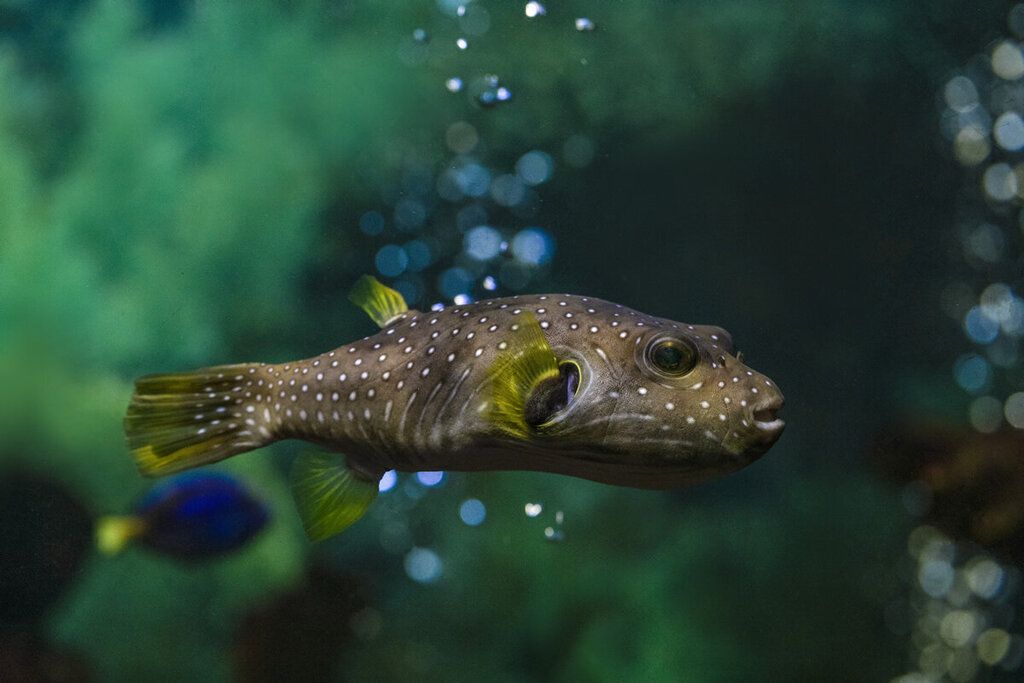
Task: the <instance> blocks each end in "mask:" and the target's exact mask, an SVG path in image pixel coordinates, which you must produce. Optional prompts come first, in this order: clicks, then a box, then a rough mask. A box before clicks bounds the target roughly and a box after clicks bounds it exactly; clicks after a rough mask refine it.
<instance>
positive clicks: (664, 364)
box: [647, 338, 698, 377]
mask: <svg viewBox="0 0 1024 683" xmlns="http://www.w3.org/2000/svg"><path fill="white" fill-rule="evenodd" d="M697 357H698V356H697V348H696V347H695V346H694V345H693V342H691V341H690V340H688V339H674V338H672V339H658V340H656V341H655V342H654V343H653V344H651V345H650V346H649V347H648V348H647V360H648V362H649V363H650V365H651V366H652V367H653V368H654V369H655V370H657V371H658V372H661V373H662V374H665V375H669V376H671V377H680V376H682V375H685V374H686V373H688V372H690V371H691V370H693V368H694V367H696V365H697Z"/></svg>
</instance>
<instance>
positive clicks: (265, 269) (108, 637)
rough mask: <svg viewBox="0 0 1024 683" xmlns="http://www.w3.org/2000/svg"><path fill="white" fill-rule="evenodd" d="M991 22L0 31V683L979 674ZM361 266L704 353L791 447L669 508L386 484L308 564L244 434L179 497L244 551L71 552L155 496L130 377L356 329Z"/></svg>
mask: <svg viewBox="0 0 1024 683" xmlns="http://www.w3.org/2000/svg"><path fill="white" fill-rule="evenodd" d="M240 7H241V6H240ZM1021 38H1024V8H1021V7H1020V6H1017V5H1015V4H1014V3H1012V2H982V3H978V2H966V1H963V0H934V1H931V2H925V3H890V2H881V1H869V0H862V1H859V2H847V1H841V0H817V1H815V2H811V1H803V0H796V1H795V2H791V3H784V4H780V3H773V2H760V1H755V0H728V1H725V2H722V1H720V0H719V1H714V2H712V1H710V0H706V1H705V0H691V1H688V2H676V3H657V4H654V3H651V4H647V3H616V4H610V3H602V2H559V3H555V2H551V3H541V4H540V5H538V4H537V3H524V2H519V3H498V2H493V1H485V0H479V1H477V2H472V3H468V4H466V5H465V6H464V7H463V9H461V10H460V9H459V6H458V3H456V2H449V1H448V0H438V1H437V2H434V1H431V0H425V1H424V2H417V3H401V4H388V5H387V6H378V4H375V3H368V2H345V1H340V0H337V1H334V2H330V1H322V2H317V1H315V0H309V1H306V0H303V1H296V2H277V1H272V0H254V1H253V2H249V3H246V4H245V5H244V9H241V8H238V9H235V8H231V7H229V6H228V5H227V4H223V3H189V2H152V1H151V2H124V3H110V2H94V1H87V0H78V1H74V2H71V1H63V2H54V3H41V2H7V3H0V95H2V96H0V377H2V379H3V387H4V388H3V391H2V392H0V433H2V434H3V435H4V438H3V442H2V445H0V490H2V491H3V492H4V494H3V496H2V498H0V507H2V519H3V522H2V525H0V528H2V529H3V531H4V535H3V541H4V553H3V555H2V556H0V576H2V577H4V580H3V581H2V582H0V617H2V630H0V678H7V677H8V676H10V677H11V678H12V679H15V677H20V678H16V679H17V680H243V681H248V680H282V679H285V678H287V679H290V680H395V681H408V680H444V681H459V680H494V681H527V680H557V681H622V680H643V681H679V680H685V681H752V680H757V681H824V680H843V681H847V680H849V681H891V680H898V681H900V682H901V683H917V682H918V681H921V682H924V681H957V682H966V681H1012V680H1019V678H1020V677H1021V676H1022V675H1024V674H1022V673H1021V671H1022V668H1021V667H1022V662H1024V639H1022V635H1024V631H1021V627H1020V620H1019V607H1020V602H1021V591H1022V588H1021V586H1020V582H1021V574H1020V570H1019V566H1020V563H1021V562H1022V560H1024V558H1022V554H1021V552H1020V547H1021V544H1020V542H1021V541H1022V540H1024V538H1022V536H1024V502H1022V501H1024V460H1022V458H1024V432H1022V431H1021V430H1022V429H1024V393H1021V392H1022V391H1024V370H1022V368H1024V363H1022V362H1021V360H1020V348H1019V346H1020V344H1019V342H1020V339H1021V337H1022V336H1024V302H1022V300H1021V298H1020V297H1021V288H1022V286H1024V277H1022V276H1024V270H1022V268H1024V261H1022V254H1024V250H1022V243H1021V241H1022V233H1021V228H1020V226H1021V221H1020V220H1019V216H1018V214H1019V212H1020V205H1021V203H1022V201H1024V200H1022V199H1021V198H1022V197H1024V171H1022V168H1024V167H1020V166H1018V164H1020V162H1021V161H1022V150H1024V120H1022V118H1021V116H1022V115H1024V81H1022V78H1024V57H1022V56H1021V55H1022V53H1021V48H1020V44H1019V41H1020V40H1021ZM459 41H464V42H462V43H460V42H459ZM364 273H375V274H376V275H377V276H378V277H380V278H381V279H382V280H384V281H386V282H388V283H389V284H391V285H392V286H394V287H395V288H397V289H399V290H400V291H401V292H402V293H403V294H404V295H405V296H406V298H407V299H408V300H409V301H410V303H411V304H412V305H414V306H416V307H418V308H420V309H425V308H429V307H430V306H431V305H432V304H435V303H444V304H450V303H451V302H452V301H462V300H475V299H481V298H486V297H489V296H492V295H508V294H514V293H518V292H524V293H525V292H531V293H532V292H545V291H567V292H574V293H578V294H584V295H592V296H595V297H601V298H606V299H609V300H612V301H617V302H621V303H623V304H627V305H629V306H632V307H634V308H637V309H639V310H642V311H645V312H649V313H652V314H656V315H660V316H665V317H669V318H673V319H678V320H685V321H687V322H694V323H710V324H717V325H721V326H722V327H725V328H726V329H728V330H729V331H730V332H731V333H732V335H733V337H734V339H735V340H736V342H737V346H738V348H740V349H741V350H743V352H744V354H745V356H746V358H747V359H748V360H749V362H750V363H751V365H752V366H754V367H756V368H758V369H759V370H762V371H764V372H765V373H766V374H767V375H769V376H770V377H772V378H773V379H774V380H776V381H777V383H778V384H779V386H780V387H781V388H782V389H783V391H784V392H785V394H786V398H787V405H786V408H785V410H784V417H785V418H786V420H787V423H788V427H787V430H786V433H785V434H784V435H783V437H782V439H781V440H780V441H779V443H778V444H777V445H776V446H775V447H774V448H773V449H772V450H771V451H770V452H769V453H768V454H767V455H766V456H765V457H764V458H763V459H761V460H760V461H758V462H757V463H755V464H754V465H752V466H750V467H749V468H747V469H745V470H743V471H742V472H740V473H738V474H735V475H731V476H729V477H727V478H724V479H721V480H717V481H714V482H710V483H706V484H703V485H700V486H698V487H695V488H691V489H687V490H682V491H678V492H653V491H637V490H631V489H624V488H614V487H609V486H604V485H600V484H595V483H590V482H586V481H581V480H575V479H569V478H562V477H558V476H555V475H544V474H535V473H484V474H458V473H451V474H444V475H440V474H434V473H425V474H421V475H420V476H415V475H406V474H401V475H398V477H397V478H392V477H390V476H389V477H387V478H386V484H387V485H386V486H384V487H383V488H387V489H388V490H387V491H386V492H384V493H382V494H381V495H380V497H379V499H378V501H377V503H376V504H375V505H374V507H373V508H372V509H371V511H370V513H369V514H368V515H367V517H366V518H364V519H363V520H361V521H360V522H359V523H358V524H357V525H356V526H354V527H353V528H352V529H351V530H350V531H348V532H347V533H345V534H344V535H342V536H340V537H338V538H336V539H333V540H330V541H327V542H324V543H322V544H318V545H311V544H309V543H308V542H307V540H306V539H305V536H304V534H303V532H302V528H301V525H300V523H299V521H298V518H297V515H296V513H295V509H294V506H293V504H292V502H291V499H290V496H289V492H288V477H287V471H288V464H289V462H290V461H291V459H292V458H293V456H294V455H295V453H296V450H295V449H294V448H292V447H290V446H289V445H287V444H282V445H278V446H274V447H273V448H270V449H265V450H263V451H260V452H257V453H255V454H253V455H249V456H245V457H241V458H236V459H233V460H231V461H229V462H226V463H224V464H223V465H219V466H217V468H216V469H218V470H219V471H225V472H228V473H230V474H231V475H233V476H235V477H237V478H238V479H239V480H240V481H244V482H245V484H246V486H247V487H249V489H250V490H252V491H253V492H254V495H256V496H258V497H259V499H260V500H261V501H262V503H263V504H265V505H266V506H267V507H268V508H269V509H270V510H271V511H272V521H271V523H270V525H269V527H268V528H267V529H266V530H265V531H263V532H262V533H261V534H260V535H258V536H257V537H256V538H254V539H253V540H252V541H251V542H249V543H248V545H246V546H245V547H244V548H243V549H241V550H239V551H237V552H234V553H233V554H230V555H228V556H225V557H221V558H219V559H215V560H211V561H207V562H204V563H201V564H195V563H183V562H180V561H178V560H176V559H175V558H174V557H171V556H166V555H160V554H158V553H154V552H151V551H147V550H146V549H145V548H144V547H142V546H141V545H139V544H136V545H135V546H130V547H129V548H127V549H126V550H125V551H124V552H122V553H121V554H118V555H115V556H106V555H102V554H100V553H99V552H97V551H95V550H93V549H92V538H91V536H92V531H91V528H90V527H91V524H92V520H95V519H96V518H98V517H99V516H101V515H110V514H125V513H127V512H128V511H129V510H130V509H131V505H132V501H133V500H136V499H137V497H138V496H140V495H141V494H143V493H144V492H145V491H146V490H147V489H148V487H149V486H150V483H149V482H147V481H146V480H144V479H142V478H141V477H140V476H139V475H138V474H137V472H136V470H135V467H134V465H133V463H132V461H131V458H130V456H129V455H128V453H127V452H126V449H125V447H124V445H123V437H122V434H121V418H122V416H123V412H124V408H125V406H126V405H127V402H128V399H129V396H130V394H131V380H132V379H133V378H134V377H135V376H137V375H140V374H143V373H149V372H157V371H171V370H177V369H183V368H188V367H196V366H202V365H212V364H217V363H226V362H235V361H243V360H264V361H284V360H288V359H293V358H299V357H305V356H309V355H311V354H313V353H318V352H320V351H323V350H325V349H328V348H333V347H335V346H337V345H339V344H341V343H344V342H346V341H348V340H350V339H353V338H356V337H361V336H363V335H366V334H369V333H370V332H371V331H372V326H371V324H370V323H369V322H368V321H367V320H366V319H365V317H364V316H363V314H362V313H361V312H360V311H358V310H357V309H356V308H355V307H353V306H351V305H350V304H349V303H348V302H347V301H346V294H347V292H348V289H349V287H350V286H351V285H352V283H353V282H354V281H355V280H356V279H357V278H358V276H359V275H361V274H364ZM388 487H390V488H388Z"/></svg>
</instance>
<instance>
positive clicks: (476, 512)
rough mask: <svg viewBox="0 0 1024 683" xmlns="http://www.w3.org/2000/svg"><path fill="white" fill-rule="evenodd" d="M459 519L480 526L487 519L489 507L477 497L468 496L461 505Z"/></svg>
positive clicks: (470, 524)
mask: <svg viewBox="0 0 1024 683" xmlns="http://www.w3.org/2000/svg"><path fill="white" fill-rule="evenodd" d="M459 519H461V520H462V521H463V523H464V524H467V525H469V526H480V525H481V524H483V523H484V520H485V519H487V508H486V507H485V506H484V504H483V503H482V502H481V501H479V500H477V499H476V498H467V499H466V500H464V501H462V505H460V506H459Z"/></svg>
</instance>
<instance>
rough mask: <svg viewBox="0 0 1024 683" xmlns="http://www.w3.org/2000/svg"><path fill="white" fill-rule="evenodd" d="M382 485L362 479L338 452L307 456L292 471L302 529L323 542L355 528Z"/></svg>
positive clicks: (314, 539)
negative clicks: (355, 524)
mask: <svg viewBox="0 0 1024 683" xmlns="http://www.w3.org/2000/svg"><path fill="white" fill-rule="evenodd" d="M377 491H378V482H376V481H369V480H368V479H364V478H362V477H360V476H359V475H358V474H357V473H356V472H354V471H353V470H352V469H351V468H349V466H348V464H347V462H346V461H345V458H344V457H343V456H341V455H338V454H337V453H322V452H312V453H303V454H302V455H300V456H299V457H298V458H297V459H296V460H295V466H294V468H293V470H292V494H293V495H294V496H295V504H296V506H297V507H298V509H299V517H301V518H302V526H303V527H304V528H305V529H306V535H307V536H309V538H310V540H312V541H322V540H324V539H325V538H330V537H331V536H334V535H336V534H340V533H341V532H342V531H344V530H345V529H347V528H349V527H350V526H352V525H353V524H354V523H355V522H357V521H358V520H359V518H360V517H362V516H363V515H364V514H365V513H366V510H367V509H368V508H369V507H370V504H371V503H373V501H374V499H375V498H376V497H377Z"/></svg>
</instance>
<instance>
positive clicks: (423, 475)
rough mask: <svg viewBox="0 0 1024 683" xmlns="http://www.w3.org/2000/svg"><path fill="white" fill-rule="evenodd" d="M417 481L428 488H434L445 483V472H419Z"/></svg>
mask: <svg viewBox="0 0 1024 683" xmlns="http://www.w3.org/2000/svg"><path fill="white" fill-rule="evenodd" d="M416 481H418V482H419V483H421V484H423V485H424V486H427V487H434V486H438V485H440V484H441V482H443V481H444V472H417V473H416Z"/></svg>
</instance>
